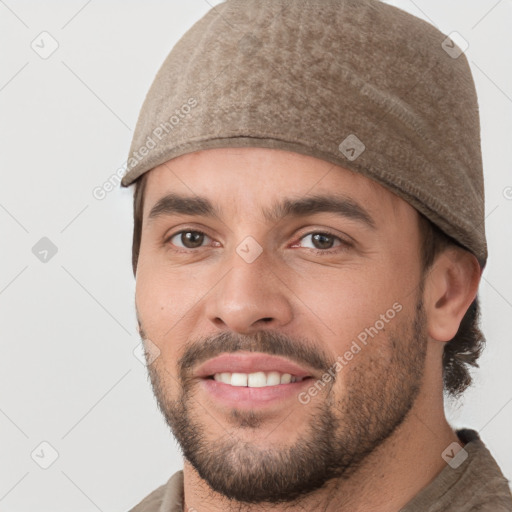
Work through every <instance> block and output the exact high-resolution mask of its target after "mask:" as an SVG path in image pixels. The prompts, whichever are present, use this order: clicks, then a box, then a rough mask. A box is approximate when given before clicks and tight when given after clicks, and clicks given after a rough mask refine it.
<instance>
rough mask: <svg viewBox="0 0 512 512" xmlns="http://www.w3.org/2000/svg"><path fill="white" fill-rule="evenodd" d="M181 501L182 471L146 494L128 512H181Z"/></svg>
mask: <svg viewBox="0 0 512 512" xmlns="http://www.w3.org/2000/svg"><path fill="white" fill-rule="evenodd" d="M182 500H183V471H178V472H176V473H174V474H173V475H172V476H171V478H169V480H168V481H167V482H166V483H165V484H163V485H161V486H160V487H158V488H157V489H155V490H154V491H153V492H152V493H151V494H148V495H147V496H146V497H145V498H144V499H143V500H142V501H141V502H140V503H139V504H137V505H136V506H135V507H133V508H131V509H130V510H129V512H162V511H165V512H174V511H175V510H179V511H181V506H182Z"/></svg>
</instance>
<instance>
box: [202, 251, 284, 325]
mask: <svg viewBox="0 0 512 512" xmlns="http://www.w3.org/2000/svg"><path fill="white" fill-rule="evenodd" d="M267 256H268V255H267V254H266V253H265V252H263V253H262V254H261V255H260V256H259V257H258V258H257V259H256V260H255V261H253V262H251V263H248V262H246V261H245V260H244V259H243V258H242V257H240V256H239V255H238V254H237V253H234V255H233V257H232V258H231V260H230V262H229V263H230V265H229V267H230V268H229V270H228V271H227V272H226V273H225V275H224V277H223V278H222V279H221V281H220V282H219V283H218V284H217V286H215V288H214V289H213V290H212V292H211V293H210V294H209V300H208V303H207V306H206V313H207V316H208V318H209V320H210V321H211V322H212V323H213V324H214V325H215V326H216V327H217V328H219V329H222V330H225V329H229V330H232V331H235V332H238V333H241V334H249V333H251V332H255V331H257V330H258V329H261V328H267V329H268V328H280V327H284V326H285V325H287V324H288V323H289V322H291V320H292V318H293V310H292V304H291V303H290V295H292V292H291V291H290V290H289V288H288V286H287V285H286V284H285V282H284V279H283V278H282V277H278V271H277V270H276V269H275V268H274V269H273V268H271V258H269V257H267Z"/></svg>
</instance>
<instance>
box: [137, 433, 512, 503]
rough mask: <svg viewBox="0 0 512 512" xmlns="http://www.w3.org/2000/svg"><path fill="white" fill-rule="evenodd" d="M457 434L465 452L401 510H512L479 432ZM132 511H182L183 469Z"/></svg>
mask: <svg viewBox="0 0 512 512" xmlns="http://www.w3.org/2000/svg"><path fill="white" fill-rule="evenodd" d="M456 433H457V436H458V437H459V439H460V441H461V442H462V444H464V450H465V452H466V453H464V452H462V451H461V452H462V453H461V452H459V453H457V454H455V456H454V457H453V462H452V464H451V465H450V464H447V465H446V467H445V468H443V470H442V471H441V472H440V473H439V474H438V475H437V476H436V477H435V478H434V480H432V482H431V483H430V484H428V485H427V486H426V487H424V488H423V489H422V490H421V491H420V492H419V493H418V494H417V495H416V496H415V497H414V498H413V499H412V500H411V501H409V503H407V505H405V507H402V508H401V509H400V511H398V512H512V495H511V493H510V487H509V481H508V480H507V479H506V478H505V477H504V476H503V473H502V472H501V469H500V468H499V466H498V464H497V463H496V461H495V460H494V457H493V456H492V455H491V453H490V452H489V450H488V449H487V447H486V446H485V444H484V443H483V441H482V440H481V439H480V436H479V435H478V433H477V432H476V431H475V430H471V429H461V430H457V432H456ZM452 453H453V452H452ZM466 454H467V457H466ZM450 455H451V453H450V452H449V453H448V456H447V458H449V457H450ZM456 457H457V459H458V460H457V459H456ZM464 457H466V458H465V459H464ZM462 459H464V460H462ZM452 466H453V467H452ZM129 512H183V471H178V472H177V473H174V475H172V477H171V478H170V479H169V480H168V481H167V483H165V484H164V485H162V486H160V487H158V489H155V490H154V491H153V492H152V493H151V494H149V495H148V496H147V497H146V498H144V499H143V500H142V501H141V502H140V503H139V504H138V505H136V506H135V507H134V508H132V509H131V510H130V511H129Z"/></svg>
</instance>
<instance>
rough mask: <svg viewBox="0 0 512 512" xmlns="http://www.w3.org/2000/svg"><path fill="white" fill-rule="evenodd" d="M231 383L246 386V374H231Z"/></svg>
mask: <svg viewBox="0 0 512 512" xmlns="http://www.w3.org/2000/svg"><path fill="white" fill-rule="evenodd" d="M231 385H232V386H247V374H246V373H233V374H231Z"/></svg>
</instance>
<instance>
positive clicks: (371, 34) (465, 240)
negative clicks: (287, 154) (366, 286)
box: [122, 0, 487, 267]
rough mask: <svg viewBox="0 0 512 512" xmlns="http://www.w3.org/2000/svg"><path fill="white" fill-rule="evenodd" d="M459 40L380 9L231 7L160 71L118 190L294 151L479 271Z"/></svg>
mask: <svg viewBox="0 0 512 512" xmlns="http://www.w3.org/2000/svg"><path fill="white" fill-rule="evenodd" d="M454 39H455V40H456V39H457V38H456V37H453V38H449V37H447V36H446V35H445V34H443V33H441V32H440V31H439V30H437V29H436V28H435V27H433V26H432V25H430V24H429V23H427V22H425V21H423V20H421V19H419V18H416V17H415V16H412V15H411V14H408V13H406V12H405V11H402V10H401V9H398V8H396V7H393V6H390V5H388V4H385V3H383V2H380V1H378V0H227V1H226V2H224V3H222V4H220V5H218V6H216V7H214V8H212V9H211V10H210V11H209V12H208V13H207V14H206V15H205V16H204V17H203V18H202V19H200V20H199V21H198V22H197V23H195V25H194V26H193V27H192V28H191V29H190V30H189V31H188V32H187V33H186V34H185V35H184V36H183V37H182V38H181V39H180V40H179V41H178V43H177V44H176V45H175V47H174V48H173V50H172V51H171V53H170V54H169V56H168V57H167V59H166V60H165V62H164V63H163V65H162V67H161V68H160V70H159V72H158V74H157V76H156V78H155V80H154V82H153V84H152V86H151V88H150V90H149V92H148V94H147V97H146V99H145V101H144V104H143V106H142V110H141V112H140V115H139V119H138V121H137V126H136V128H135V134H134V137H133V141H132V146H131V149H130V154H129V157H128V162H127V164H128V170H127V173H126V175H125V176H124V178H123V180H122V185H123V186H128V185H130V184H131V183H132V182H133V181H134V180H136V179H137V178H138V177H140V176H141V175H142V174H143V173H145V172H147V171H148V170H150V169H153V168H154V167H156V166H158V165H160V164H162V163H164V162H166V161H168V160H170V159H172V158H175V157H177V156H179V155H183V154H185V153H190V152H193V151H198V150H203V149H209V148H219V147H246V146H257V147H264V148H278V149H283V150H288V151H295V152H297V153H301V154H305V155H310V156H313V157H317V158H320V159H323V160H327V161H329V162H332V163H334V164H337V165H340V166H342V167H344V168H347V169H350V170H352V171H355V172H358V173H361V174H363V175H365V176H367V177H369V178H371V179H373V180H374V181H376V182H378V183H380V184H381V185H383V186H384V187H386V188H387V189H389V190H390V191H392V192H393V193H395V194H396V195H398V196H400V197H401V198H403V199H404V200H405V201H407V202H408V203H410V204H411V205H412V206H413V207H415V208H416V209H417V210H418V211H420V212H421V213H422V214H424V215H425V216H426V217H427V218H428V219H430V220H431V221H432V222H433V223H434V224H436V225H437V226H438V227H439V228H440V229H441V230H442V231H444V232H445V233H446V234H448V235H449V236H451V237H452V238H454V239H455V240H456V241H457V242H459V243H460V244H461V245H462V246H464V247H465V248H466V249H468V250H469V251H471V252H472V253H473V254H475V256H476V257H477V258H478V260H479V262H480V265H481V266H482V267H484V266H485V263H486V260H487V246H486V239H485V215H484V213H485V210H484V184H483V173H482V155H481V149H480V122H479V114H478V102H477V97H476V91H475V86H474V82H473V78H472V75H471V71H470V68H469V65H468V62H467V59H466V57H465V55H464V53H463V52H462V50H461V48H460V47H459V46H457V45H456V44H455V43H454V41H453V40H454Z"/></svg>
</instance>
